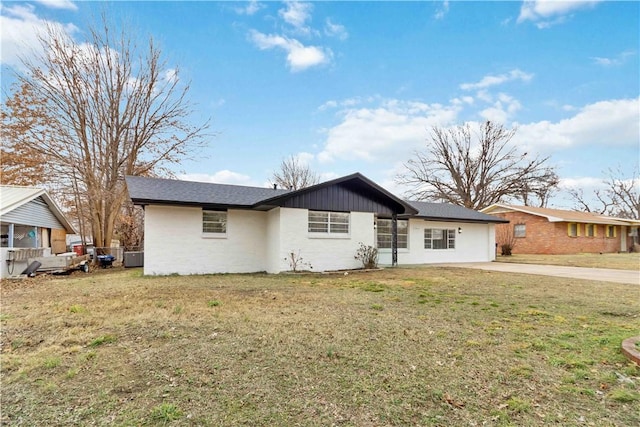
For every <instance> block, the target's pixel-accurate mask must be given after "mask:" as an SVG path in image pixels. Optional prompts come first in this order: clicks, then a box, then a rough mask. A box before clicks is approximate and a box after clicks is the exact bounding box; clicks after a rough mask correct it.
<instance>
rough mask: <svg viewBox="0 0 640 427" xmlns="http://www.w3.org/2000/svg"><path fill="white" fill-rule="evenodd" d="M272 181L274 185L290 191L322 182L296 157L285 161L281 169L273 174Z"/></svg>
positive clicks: (290, 157) (281, 164)
mask: <svg viewBox="0 0 640 427" xmlns="http://www.w3.org/2000/svg"><path fill="white" fill-rule="evenodd" d="M271 179H272V180H273V182H274V184H277V185H278V186H280V187H282V188H287V189H289V190H299V189H301V188H305V187H309V186H311V185H314V184H317V183H319V182H320V177H319V176H318V174H317V173H315V172H313V171H312V170H311V168H309V165H308V164H306V163H303V162H301V161H300V159H299V158H298V157H296V156H289V157H287V158H286V159H283V160H282V163H280V169H279V170H277V171H275V172H273V175H272V178H271Z"/></svg>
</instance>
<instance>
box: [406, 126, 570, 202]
mask: <svg viewBox="0 0 640 427" xmlns="http://www.w3.org/2000/svg"><path fill="white" fill-rule="evenodd" d="M515 132H516V130H515V129H505V128H504V127H503V126H501V125H497V124H494V123H492V122H489V121H487V122H485V123H483V124H481V125H480V126H479V129H478V130H477V131H475V132H474V131H473V130H472V129H471V126H470V125H469V124H465V125H461V126H456V127H453V128H448V129H443V128H439V127H434V128H433V129H432V130H431V134H430V139H429V144H428V146H427V149H426V150H425V151H416V152H415V153H414V156H413V158H412V159H410V160H409V161H407V162H406V163H405V167H406V171H405V172H404V173H401V174H399V175H398V176H397V177H396V181H397V182H398V183H400V184H404V185H407V186H409V187H410V190H409V192H408V194H407V195H408V196H409V197H411V198H417V199H418V200H435V201H445V202H448V203H453V204H456V205H461V206H465V207H467V208H470V209H482V208H484V207H487V206H489V205H491V204H493V203H497V202H500V201H503V200H505V199H518V198H520V199H524V200H525V201H528V200H530V199H531V197H533V196H535V197H538V198H539V199H544V200H547V199H548V195H549V193H550V191H551V189H552V188H554V187H555V186H557V183H558V178H557V175H556V173H555V171H554V169H553V168H552V167H549V166H547V161H548V159H549V158H548V157H544V158H540V157H531V156H529V155H528V154H527V153H521V152H520V151H519V150H518V149H517V148H516V147H514V146H511V145H510V141H511V139H512V138H513V136H514V135H515ZM542 183H545V184H544V185H542Z"/></svg>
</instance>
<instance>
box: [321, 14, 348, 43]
mask: <svg viewBox="0 0 640 427" xmlns="http://www.w3.org/2000/svg"><path fill="white" fill-rule="evenodd" d="M324 33H325V34H326V35H328V36H330V37H337V38H338V39H340V40H346V39H347V38H349V33H348V32H347V30H346V29H345V27H344V25H340V24H334V23H333V22H331V20H330V19H329V18H327V20H326V21H325V23H324Z"/></svg>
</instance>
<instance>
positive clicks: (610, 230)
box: [607, 225, 617, 237]
mask: <svg viewBox="0 0 640 427" xmlns="http://www.w3.org/2000/svg"><path fill="white" fill-rule="evenodd" d="M616 235H617V233H616V226H615V225H607V237H616Z"/></svg>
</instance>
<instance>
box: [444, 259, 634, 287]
mask: <svg viewBox="0 0 640 427" xmlns="http://www.w3.org/2000/svg"><path fill="white" fill-rule="evenodd" d="M447 267H463V268H475V269H479V270H488V271H502V272H506V273H523V274H537V275H540V276H555V277H569V278H573V279H585V280H600V281H603V282H616V283H627V284H632V285H640V272H638V271H634V270H613V269H609V268H584V267H563V266H558V265H538V264H514V263H507V262H466V263H460V264H447Z"/></svg>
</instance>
